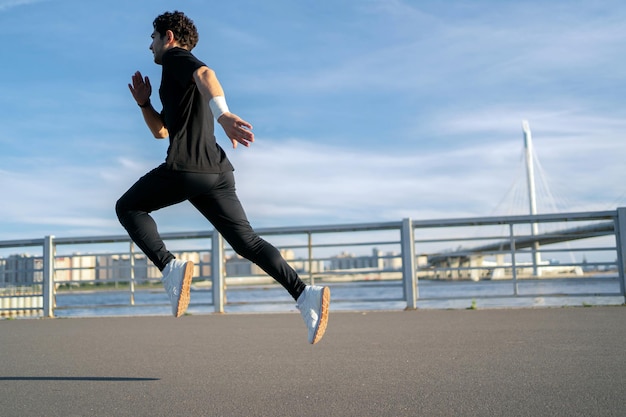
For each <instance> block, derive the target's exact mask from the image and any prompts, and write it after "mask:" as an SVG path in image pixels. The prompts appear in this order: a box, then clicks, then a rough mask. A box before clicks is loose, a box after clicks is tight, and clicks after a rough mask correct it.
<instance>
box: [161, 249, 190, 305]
mask: <svg viewBox="0 0 626 417" xmlns="http://www.w3.org/2000/svg"><path fill="white" fill-rule="evenodd" d="M192 278H193V262H191V261H179V260H178V259H172V260H171V261H170V262H169V263H168V264H167V265H166V266H165V269H164V270H163V279H162V280H161V282H163V286H164V287H165V291H166V292H167V295H168V296H169V297H170V303H172V314H173V315H174V317H180V316H182V315H183V314H185V311H187V307H188V306H189V290H190V289H191V279H192Z"/></svg>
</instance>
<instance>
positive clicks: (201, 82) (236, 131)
mask: <svg viewBox="0 0 626 417" xmlns="http://www.w3.org/2000/svg"><path fill="white" fill-rule="evenodd" d="M193 78H194V81H195V82H196V85H197V86H198V90H200V93H201V94H202V96H203V97H204V98H205V100H207V101H208V102H209V106H210V107H211V112H212V113H213V116H214V117H215V118H216V119H217V122H218V123H219V124H220V125H221V126H222V128H223V129H224V132H225V133H226V136H228V138H229V139H230V141H231V142H232V144H233V148H236V147H237V143H241V144H242V145H243V146H250V143H252V142H254V133H252V132H251V131H250V129H252V125H251V124H250V123H248V122H246V121H245V120H243V119H242V118H241V117H239V116H237V115H236V114H233V113H231V112H230V111H229V110H228V106H227V105H226V99H225V98H224V90H223V89H222V86H221V84H220V82H219V81H218V80H217V76H216V75H215V71H213V70H212V69H210V68H209V67H206V66H205V67H200V68H198V69H197V70H196V71H195V72H194V73H193Z"/></svg>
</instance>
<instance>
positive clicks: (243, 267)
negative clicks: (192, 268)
mask: <svg viewBox="0 0 626 417" xmlns="http://www.w3.org/2000/svg"><path fill="white" fill-rule="evenodd" d="M280 254H281V256H282V257H283V258H284V259H285V260H286V261H287V263H288V264H289V266H291V267H292V268H293V269H294V270H295V271H296V272H297V273H299V274H304V273H309V272H313V273H317V272H322V271H324V263H323V262H322V261H313V262H311V263H309V261H308V259H301V258H299V259H295V254H294V252H293V251H292V250H291V249H281V250H280ZM209 275H210V274H209ZM254 275H265V272H264V271H263V270H262V269H261V268H259V267H258V266H257V265H255V264H253V263H252V262H250V261H249V260H247V259H245V258H242V257H241V256H239V255H237V254H235V255H232V256H229V257H227V258H226V276H229V277H245V276H254Z"/></svg>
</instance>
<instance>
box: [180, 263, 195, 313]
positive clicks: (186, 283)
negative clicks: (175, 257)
mask: <svg viewBox="0 0 626 417" xmlns="http://www.w3.org/2000/svg"><path fill="white" fill-rule="evenodd" d="M193 269H194V265H193V262H191V261H188V262H187V263H186V264H185V271H184V272H183V285H182V287H181V289H180V297H179V298H178V310H177V311H176V317H180V316H182V315H183V314H185V311H187V307H189V300H190V298H191V297H190V294H189V293H190V291H191V280H192V278H193Z"/></svg>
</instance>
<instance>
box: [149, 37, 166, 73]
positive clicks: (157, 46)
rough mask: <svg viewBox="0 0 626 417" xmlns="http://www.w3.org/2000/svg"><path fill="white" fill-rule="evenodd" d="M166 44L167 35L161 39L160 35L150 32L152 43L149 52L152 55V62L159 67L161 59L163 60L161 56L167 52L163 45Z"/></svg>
mask: <svg viewBox="0 0 626 417" xmlns="http://www.w3.org/2000/svg"><path fill="white" fill-rule="evenodd" d="M166 42H167V35H166V36H163V37H161V34H160V33H159V32H157V31H156V30H155V31H154V32H152V43H151V44H150V50H151V51H152V54H153V55H154V62H156V63H157V64H159V65H161V62H162V61H161V59H162V58H163V54H164V53H165V51H166V50H167V48H166V47H165V44H166Z"/></svg>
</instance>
